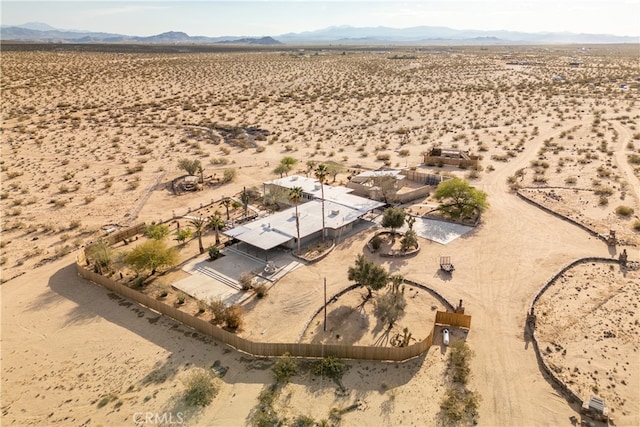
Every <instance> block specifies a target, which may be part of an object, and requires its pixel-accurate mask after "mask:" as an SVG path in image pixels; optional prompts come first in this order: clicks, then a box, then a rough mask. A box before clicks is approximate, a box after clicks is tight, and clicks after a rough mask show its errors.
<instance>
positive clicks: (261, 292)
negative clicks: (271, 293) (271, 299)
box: [253, 283, 267, 298]
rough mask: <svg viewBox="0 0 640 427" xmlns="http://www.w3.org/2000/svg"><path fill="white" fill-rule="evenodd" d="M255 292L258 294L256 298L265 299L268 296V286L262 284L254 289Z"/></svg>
mask: <svg viewBox="0 0 640 427" xmlns="http://www.w3.org/2000/svg"><path fill="white" fill-rule="evenodd" d="M253 291H254V292H255V293H256V297H258V298H264V297H266V296H267V285H265V284H264V283H260V284H259V285H256V286H255V287H254V288H253Z"/></svg>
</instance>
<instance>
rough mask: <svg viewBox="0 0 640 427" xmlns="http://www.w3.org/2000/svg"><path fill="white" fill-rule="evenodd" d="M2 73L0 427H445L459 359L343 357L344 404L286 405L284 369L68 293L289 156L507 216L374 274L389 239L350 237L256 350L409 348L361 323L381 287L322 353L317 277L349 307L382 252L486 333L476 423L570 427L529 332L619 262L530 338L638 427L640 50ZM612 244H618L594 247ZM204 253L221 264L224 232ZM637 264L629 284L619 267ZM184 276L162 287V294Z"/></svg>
mask: <svg viewBox="0 0 640 427" xmlns="http://www.w3.org/2000/svg"><path fill="white" fill-rule="evenodd" d="M2 50H3V52H2V56H3V58H2V62H1V65H0V66H1V70H2V77H1V81H0V88H1V90H2V99H1V102H2V145H1V147H2V160H1V162H2V163H1V165H2V168H1V179H2V181H1V182H2V188H1V191H0V203H1V208H2V235H1V237H2V240H1V247H2V254H1V257H0V263H1V266H2V273H1V274H2V285H1V287H0V289H1V292H2V348H1V352H2V359H1V360H2V418H1V419H2V422H3V423H4V424H6V425H20V426H21V425H84V426H97V425H145V424H147V425H148V424H158V422H157V421H158V420H157V419H151V420H147V418H146V414H171V415H173V417H174V419H173V420H169V419H163V420H160V421H162V423H165V424H184V425H225V426H226V425H229V426H235V425H258V422H257V421H258V420H259V417H258V416H256V414H260V411H262V410H263V407H264V402H265V399H266V398H267V397H270V398H272V400H271V401H270V402H271V403H270V408H271V409H272V410H273V411H274V412H275V413H276V414H277V415H278V417H279V419H280V420H281V422H282V423H283V425H314V423H316V424H317V425H339V424H341V425H363V426H364V425H367V426H368V425H416V426H427V425H438V424H442V423H443V422H444V421H443V417H442V412H443V410H442V407H441V402H442V400H443V399H444V396H445V392H446V389H447V385H448V383H449V381H450V379H449V377H448V375H449V373H448V369H447V364H448V357H449V354H450V352H451V349H450V348H449V347H447V346H444V345H443V344H442V342H441V340H440V338H438V339H436V340H435V341H434V345H433V347H432V348H431V349H429V351H428V352H426V353H425V354H423V355H422V356H420V357H417V358H414V359H411V360H409V361H405V362H401V363H400V362H373V361H349V360H345V361H343V362H344V364H345V366H346V368H345V369H346V371H345V372H344V375H343V376H342V377H341V379H340V380H339V381H334V380H332V379H329V378H325V377H318V376H317V375H314V374H313V371H314V369H313V368H312V367H309V366H305V364H304V363H301V367H300V369H299V371H298V373H297V375H294V376H293V377H292V378H291V379H290V381H289V382H287V383H286V384H281V385H280V388H279V389H278V393H274V392H273V388H272V385H273V384H274V373H273V371H274V369H275V366H277V362H276V361H275V360H274V359H268V358H258V357H253V356H251V355H248V354H245V353H241V352H238V351H236V350H234V349H232V348H230V347H228V346H226V345H224V344H221V343H218V342H216V341H215V340H213V339H210V338H208V337H205V336H204V335H202V334H198V333H196V332H194V331H193V330H190V329H189V328H187V327H186V326H184V325H181V324H180V323H178V322H176V321H173V320H171V319H169V318H166V317H163V316H161V315H159V314H158V313H155V312H154V311H152V310H149V309H147V308H145V307H142V306H139V305H137V304H135V303H133V302H131V301H128V300H127V299H125V298H122V297H120V296H118V295H116V294H115V293H113V292H111V291H108V290H106V289H105V288H102V287H100V286H98V285H95V284H93V283H91V282H88V281H86V280H84V279H81V278H80V277H79V276H78V275H77V274H76V270H75V261H76V255H77V253H78V251H79V250H81V248H83V247H85V246H86V245H87V244H88V242H91V241H95V240H97V239H98V238H99V237H101V236H103V235H105V234H106V233H107V232H112V231H113V230H120V229H124V228H126V227H128V226H133V225H135V224H138V223H140V222H146V223H152V222H162V221H167V220H169V219H171V218H172V217H176V216H181V215H186V214H188V213H189V212H193V211H196V210H197V209H199V208H201V207H202V206H204V205H209V204H210V203H212V201H214V200H220V199H222V198H224V197H229V196H232V197H234V198H239V197H240V193H241V192H242V191H243V189H250V190H251V191H255V192H258V193H259V192H260V191H261V190H262V183H263V182H265V181H268V180H272V179H274V178H278V177H279V176H280V175H281V174H282V170H278V166H279V164H281V161H282V159H283V158H285V157H291V158H293V159H295V161H296V162H295V164H294V165H293V167H292V168H291V170H289V171H287V173H289V174H294V173H295V174H299V175H302V176H307V175H309V172H310V163H309V162H310V161H312V162H316V163H326V164H331V165H332V168H333V170H334V171H336V172H335V179H334V177H330V179H329V180H328V182H327V184H329V185H345V184H346V183H347V182H348V180H349V179H350V178H351V177H352V176H353V175H354V174H355V173H357V172H361V171H366V170H376V169H380V168H388V169H408V170H416V171H421V172H424V173H435V174H444V175H447V176H454V177H459V178H462V179H465V180H468V181H469V182H470V183H471V185H473V186H474V187H476V188H478V189H481V190H482V191H484V192H485V193H486V194H487V196H488V199H487V200H488V202H489V207H488V209H487V210H486V212H484V213H483V215H482V216H481V218H480V221H479V222H478V224H477V226H476V227H475V228H474V229H473V231H471V232H470V233H468V234H466V235H464V236H462V237H460V238H458V239H456V240H454V241H452V242H451V243H448V244H446V245H441V244H439V243H435V242H432V241H429V240H425V239H420V252H419V253H418V254H416V255H415V256H413V257H408V258H402V257H400V258H388V257H381V256H380V255H379V254H372V253H371V252H369V251H368V249H367V248H366V245H367V242H368V241H369V240H370V239H371V238H372V237H373V236H374V234H375V233H376V232H377V231H379V230H378V229H377V228H376V227H371V228H367V229H364V230H363V231H359V232H357V233H353V234H351V235H349V236H346V237H345V238H344V239H342V240H341V241H340V242H339V243H338V244H337V245H336V247H335V249H334V250H333V251H332V252H331V253H330V254H329V255H327V257H326V258H324V259H322V260H321V261H319V262H317V263H309V264H306V265H303V266H301V267H300V268H298V269H296V270H295V271H292V272H291V273H289V274H287V275H286V276H284V277H283V278H282V279H281V280H279V281H278V282H276V283H275V284H274V285H273V286H272V287H270V289H268V293H267V295H266V296H265V297H264V298H261V299H257V298H255V297H251V298H249V299H247V300H246V302H245V303H243V310H244V314H243V320H244V325H243V327H242V330H240V331H238V334H239V335H240V336H242V337H245V338H249V339H252V340H255V341H261V342H269V341H272V342H297V341H298V340H304V341H307V342H323V343H331V342H342V343H347V344H350V345H354V344H356V343H357V344H363V343H364V344H368V345H387V344H388V342H389V341H390V338H391V337H393V334H389V335H388V336H387V341H384V344H381V343H382V342H383V341H382V340H383V337H382V335H383V334H384V328H381V327H379V325H377V324H376V321H375V320H374V316H373V315H372V314H371V308H372V307H371V304H370V303H369V305H364V306H363V307H364V313H363V312H359V311H354V310H351V309H352V308H353V307H356V306H358V305H359V304H360V302H361V301H362V295H361V294H364V293H366V292H365V291H364V290H363V289H357V290H355V291H352V292H350V293H347V294H345V295H344V296H342V297H340V298H339V299H338V300H337V301H336V303H335V304H336V305H335V306H334V307H332V309H333V310H332V313H333V314H332V317H330V320H331V321H334V323H333V324H332V326H331V327H330V328H329V332H328V333H323V331H321V324H320V319H319V318H317V317H314V316H316V313H317V312H318V310H319V308H320V307H321V305H322V301H323V284H322V281H323V279H325V278H326V282H327V292H328V294H329V295H335V294H337V293H338V292H340V291H341V290H343V289H345V288H346V287H347V286H350V285H352V284H353V281H350V280H349V279H348V269H349V267H350V266H352V265H353V263H354V260H355V259H356V257H357V256H358V255H360V254H365V256H366V257H367V258H369V259H371V260H373V261H374V262H375V263H376V264H378V265H382V266H384V267H385V268H386V269H387V270H388V271H389V272H391V273H392V274H401V275H402V276H403V277H405V278H406V279H409V280H412V281H414V282H417V283H421V284H424V285H425V286H428V287H429V288H431V289H434V290H436V291H437V292H439V294H441V295H442V296H443V297H444V298H446V299H447V300H448V301H450V302H452V303H457V302H458V301H459V300H463V301H464V305H465V307H466V313H467V314H470V315H471V316H472V319H473V320H472V323H471V329H470V330H468V331H466V330H452V340H460V341H465V342H466V343H467V344H468V346H469V348H470V349H471V350H472V351H473V353H474V356H473V357H472V358H471V365H470V379H469V389H470V390H473V391H474V392H475V393H477V395H478V396H479V406H478V414H477V417H476V418H475V419H474V420H473V421H474V422H476V423H477V424H478V425H486V426H494V425H499V426H507V425H509V426H511V425H517V426H528V425H568V424H571V423H574V424H575V423H576V422H577V421H576V420H578V419H579V418H580V413H579V408H576V406H575V405H572V404H570V403H569V402H567V399H566V398H565V396H564V395H562V394H561V393H560V392H559V391H557V390H556V389H555V388H554V386H553V383H552V381H550V380H549V378H548V376H547V375H546V374H544V372H543V370H542V369H541V368H540V365H539V363H538V360H537V356H536V354H535V352H534V350H533V346H532V345H531V337H530V335H529V332H528V330H527V329H526V327H525V324H526V318H527V311H528V309H529V305H530V303H531V301H532V299H533V297H534V295H535V294H536V292H538V290H539V289H540V288H541V287H542V286H543V285H544V284H545V283H546V281H547V280H549V279H550V278H551V277H553V276H554V275H555V274H556V273H558V272H559V271H560V270H561V269H562V268H563V267H564V266H566V265H567V264H569V263H570V262H572V261H574V260H576V259H578V258H585V257H598V258H607V259H609V260H611V262H607V263H605V262H594V263H584V264H581V265H579V266H576V267H573V268H571V269H569V270H568V271H566V272H565V273H563V275H561V277H560V278H559V279H558V280H557V281H556V282H555V283H554V284H552V286H550V287H549V288H548V290H547V291H546V292H545V293H544V294H543V295H542V296H541V298H540V299H539V300H538V301H537V302H536V305H535V307H536V312H537V319H538V320H537V322H538V323H537V332H536V333H537V338H538V340H539V343H540V346H541V351H542V354H543V357H544V358H545V360H546V362H547V363H548V364H549V365H550V366H552V368H553V369H554V371H555V372H556V373H557V374H558V375H559V376H561V377H563V380H564V381H565V382H566V383H567V384H568V385H569V386H570V387H571V388H572V389H573V390H574V391H576V392H578V393H580V394H581V395H582V398H583V399H588V397H589V396H590V395H592V394H594V395H599V396H601V397H604V398H605V399H606V402H607V404H608V406H609V407H610V411H611V416H612V418H613V420H614V423H615V425H621V426H635V425H640V392H639V390H640V364H639V363H638V362H639V357H638V351H640V335H639V333H638V318H639V315H640V312H639V309H638V304H639V303H640V293H639V292H638V289H639V287H638V285H640V273H639V270H638V267H637V266H638V264H637V263H638V261H639V260H640V251H639V249H638V244H640V219H639V216H638V213H639V212H640V129H638V123H640V105H639V104H638V94H639V88H640V75H639V74H638V68H637V45H586V46H577V45H573V46H540V47H539V46H518V47H511V46H490V47H462V46H459V47H420V48H417V47H416V48H413V47H405V48H394V49H393V50H388V49H387V48H385V49H382V48H369V49H363V48H355V47H351V48H335V47H333V48H330V47H325V48H305V49H297V48H290V47H282V46H280V47H273V48H262V49H260V48H252V49H242V48H236V49H233V48H224V49H222V48H220V49H217V50H216V49H211V50H210V51H206V49H189V48H188V47H184V48H179V49H177V48H175V47H167V48H166V49H165V50H163V49H158V48H154V49H147V50H145V48H144V46H133V47H127V46H121V47H114V46H108V47H101V46H99V45H96V46H88V45H84V46H82V47H78V46H73V45H69V46H66V45H59V46H56V45H29V44H13V45H12V44H6V45H5V43H3V46H2ZM432 147H451V148H456V149H461V150H466V151H469V152H470V153H473V154H476V155H478V156H480V162H479V166H478V167H475V168H458V167H452V166H442V165H438V164H424V163H423V158H424V157H423V156H424V153H426V152H428V151H429V150H430V149H431V148H432ZM181 159H198V160H199V161H200V162H201V164H202V166H203V171H202V173H203V175H204V176H206V177H207V182H208V183H209V185H206V186H204V188H203V189H201V190H199V191H193V192H183V193H181V194H179V195H177V194H175V192H174V191H172V182H173V181H174V180H175V179H177V178H179V177H181V176H183V175H185V171H184V170H183V169H181V168H180V167H179V161H180V160H181ZM434 190H435V187H434ZM252 205H253V208H254V209H256V210H258V209H261V208H262V207H261V206H259V204H258V203H252ZM433 206H437V202H436V201H435V200H434V199H433V197H432V196H429V197H426V198H422V199H420V200H416V201H413V202H409V203H406V204H403V205H402V207H403V208H404V209H405V210H406V211H407V212H411V213H413V214H418V215H421V214H423V213H425V212H426V211H427V210H429V209H431V208H432V207H433ZM219 212H220V215H221V216H222V217H224V216H225V208H224V207H223V206H220V208H219ZM553 212H555V213H556V214H559V215H562V216H563V217H564V218H562V217H560V216H559V215H554V214H553ZM236 214H237V212H236ZM567 219H568V220H567ZM182 223H183V225H186V224H187V222H184V221H183V222H182ZM173 227H175V225H173ZM174 231H176V230H175V229H172V232H174ZM611 231H613V232H615V235H616V239H617V242H616V244H615V245H608V244H607V243H606V242H605V241H603V239H601V238H599V235H602V236H607V235H609V234H610V232H611ZM203 240H204V242H205V245H206V246H209V245H211V244H213V243H214V240H215V237H214V232H213V231H207V232H206V233H205V234H204V236H203ZM136 243H137V242H134V243H133V244H129V245H128V246H129V247H131V248H133V247H134V246H135V244H136ZM175 244H176V246H179V247H180V261H181V262H182V261H185V260H187V259H191V258H194V257H198V256H205V255H200V254H199V251H198V239H197V238H191V239H189V240H188V241H187V242H186V243H184V244H180V245H178V243H177V242H176V243H175ZM121 249H126V248H121ZM623 250H626V253H627V254H628V258H629V263H628V266H627V268H624V267H622V266H620V265H619V264H618V263H617V262H616V261H617V260H618V258H619V256H620V254H621V253H622V251H623ZM443 255H448V256H451V257H452V259H453V260H454V262H455V265H456V269H455V272H454V273H453V274H452V275H449V276H443V275H442V274H439V259H440V257H441V256H443ZM186 276H188V274H187V273H185V272H184V271H182V270H180V268H176V269H173V270H171V271H169V272H166V273H165V272H163V274H162V275H160V276H159V277H158V278H157V282H156V283H155V284H154V286H155V285H157V284H158V283H159V282H162V283H163V284H164V285H165V286H170V285H171V284H172V283H174V282H175V281H177V280H180V279H181V278H184V277H186ZM405 292H407V295H408V296H412V298H411V302H410V304H409V305H408V308H407V313H406V315H405V317H404V318H403V319H401V320H400V321H399V322H398V323H397V325H396V326H395V327H394V328H395V329H394V331H393V332H394V333H395V334H399V335H400V334H402V330H403V329H404V328H407V329H408V330H410V331H411V333H412V335H413V337H414V339H422V338H424V335H425V333H426V332H427V330H428V328H430V327H431V326H430V325H432V324H433V319H434V315H435V314H434V313H435V310H436V309H443V307H442V306H441V302H440V301H438V300H437V299H434V298H433V297H432V296H431V295H430V294H428V293H425V292H421V291H418V290H417V289H409V287H407V289H406V291H405ZM178 295H179V294H178V293H177V292H173V291H172V293H171V295H169V298H173V299H175V298H177V297H178ZM172 301H173V300H172ZM187 306H188V307H189V308H188V309H189V310H193V311H195V310H197V303H196V302H195V301H190V302H188V304H187ZM350 310H351V311H350ZM338 318H342V323H339V322H338V321H337V320H338ZM345 319H347V320H345ZM376 343H377V344H376ZM307 363H311V362H307ZM198 370H212V371H215V372H216V374H217V375H216V379H215V384H216V388H217V394H216V396H215V398H214V399H213V401H212V402H211V404H209V405H208V406H206V407H204V408H202V409H198V410H195V409H193V408H190V407H186V406H185V405H184V401H183V400H182V399H181V396H182V395H183V393H184V389H185V384H186V383H187V382H188V380H189V378H190V375H191V374H192V373H193V372H196V371H198ZM170 421H173V422H170Z"/></svg>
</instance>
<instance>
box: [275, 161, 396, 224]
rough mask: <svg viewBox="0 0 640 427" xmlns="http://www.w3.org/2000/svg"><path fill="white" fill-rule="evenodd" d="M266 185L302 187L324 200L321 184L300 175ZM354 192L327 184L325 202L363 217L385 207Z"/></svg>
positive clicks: (303, 189)
mask: <svg viewBox="0 0 640 427" xmlns="http://www.w3.org/2000/svg"><path fill="white" fill-rule="evenodd" d="M374 172H395V173H398V172H400V171H374ZM402 178H404V177H402ZM265 184H267V185H268V184H271V185H277V186H280V187H283V188H288V189H291V188H293V187H300V188H302V191H303V192H304V193H306V194H309V195H311V196H313V197H316V198H318V199H322V189H321V188H320V182H319V181H318V180H317V179H314V178H307V177H304V176H300V175H292V176H287V177H284V178H279V179H274V180H273V181H267V182H265ZM352 191H353V189H351V188H347V187H343V186H331V185H327V184H325V185H324V200H325V201H327V202H333V203H336V204H339V205H342V206H345V207H349V208H353V209H357V210H359V211H362V215H364V214H365V213H367V212H369V211H372V210H373V209H376V208H379V207H381V206H384V203H380V202H377V201H375V200H371V199H367V198H366V197H360V196H356V195H355V194H350V193H351V192H352ZM300 206H302V205H300ZM327 209H328V208H327ZM327 211H328V210H327Z"/></svg>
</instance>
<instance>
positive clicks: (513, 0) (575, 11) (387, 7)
mask: <svg viewBox="0 0 640 427" xmlns="http://www.w3.org/2000/svg"><path fill="white" fill-rule="evenodd" d="M0 12H1V15H0V16H1V22H2V24H3V25H19V24H24V23H26V22H44V23H47V24H49V25H52V26H54V27H56V28H61V29H75V30H90V31H101V32H109V33H118V34H127V35H137V36H149V35H154V34H158V33H162V32H165V31H184V32H185V33H188V34H189V35H192V36H196V35H200V36H223V35H234V36H242V35H246V36H264V35H271V36H276V35H280V34H284V33H288V32H302V31H312V30H317V29H321V28H325V27H329V26H337V25H350V26H354V27H364V26H371V27H375V26H385V27H394V28H406V27H413V26H419V25H429V26H444V27H451V28H456V29H475V30H512V31H524V32H562V31H568V32H573V33H594V34H614V35H621V36H640V1H638V0H604V1H602V0H563V1H553V0H495V1H489V0H441V1H431V0H413V1H388V0H387V1H380V0H378V1H376V0H374V1H337V0H334V1H319V0H292V1H271V0H262V1H247V0H235V1H210V0H200V1H181V2H176V1H147V0H137V1H86V0H85V1H47V0H45V1H5V0H2V1H1V2H0Z"/></svg>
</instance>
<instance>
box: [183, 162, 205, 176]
mask: <svg viewBox="0 0 640 427" xmlns="http://www.w3.org/2000/svg"><path fill="white" fill-rule="evenodd" d="M178 169H182V170H184V171H185V172H186V173H187V174H189V175H195V174H196V173H198V172H200V171H202V164H201V163H200V160H198V159H193V160H190V159H180V160H178Z"/></svg>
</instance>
